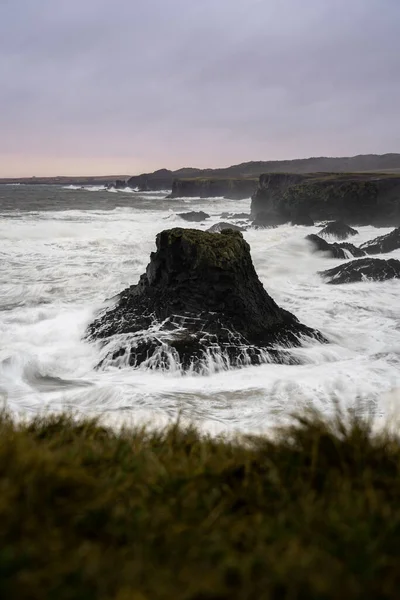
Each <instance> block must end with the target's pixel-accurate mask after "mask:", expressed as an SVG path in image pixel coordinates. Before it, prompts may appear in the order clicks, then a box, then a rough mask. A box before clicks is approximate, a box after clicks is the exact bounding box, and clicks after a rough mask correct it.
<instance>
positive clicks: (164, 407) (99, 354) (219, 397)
mask: <svg viewBox="0 0 400 600" xmlns="http://www.w3.org/2000/svg"><path fill="white" fill-rule="evenodd" d="M23 188H25V189H23ZM9 189H11V188H9ZM20 190H21V191H20ZM12 193H13V194H14V196H13V204H12V206H11V205H10V206H8V205H7V209H2V208H1V207H0V213H1V219H0V237H1V239H2V248H1V258H2V269H1V271H0V298H1V303H0V397H1V399H2V401H3V403H5V404H6V405H7V407H8V408H9V410H11V411H12V412H13V413H14V414H15V415H22V414H31V415H33V414H37V412H40V411H43V410H54V411H58V410H64V409H68V410H73V411H75V412H77V413H80V414H88V415H93V414H98V415H100V414H101V415H103V416H104V417H105V418H106V419H108V420H109V422H110V423H111V422H126V421H127V420H129V419H133V420H134V421H136V422H137V421H138V420H144V421H146V422H149V421H152V422H153V423H165V422H168V421H169V420H171V419H175V418H176V417H177V415H178V414H179V415H181V417H182V418H184V419H187V420H193V421H195V422H196V423H197V424H199V425H201V426H202V427H203V428H205V429H207V430H209V431H212V432H222V431H225V432H226V431H243V432H256V431H265V430H266V429H268V428H269V427H270V426H271V425H272V424H274V423H276V422H277V421H279V420H282V419H285V418H287V417H288V415H290V414H291V413H292V412H293V411H298V410H301V409H302V408H304V407H309V406H315V407H317V408H318V409H320V410H322V411H325V412H328V413H329V412H330V411H333V410H334V400H335V399H338V398H340V402H341V403H342V404H343V405H344V406H345V407H351V408H356V409H357V410H358V411H360V412H364V413H365V414H373V415H375V418H377V419H378V420H379V422H381V421H382V419H385V418H386V416H387V415H388V414H389V413H390V415H391V418H394V417H393V414H396V412H397V407H398V405H399V402H398V390H399V388H400V377H399V374H400V326H399V322H400V307H399V302H398V298H399V292H400V281H398V280H392V281H387V282H382V283H379V282H363V283H357V284H348V285H343V286H327V285H326V284H325V283H324V282H323V280H322V278H321V277H320V276H319V275H318V271H322V270H324V269H327V268H329V267H332V266H335V265H336V264H339V263H340V262H342V261H340V260H335V259H332V258H328V257H326V256H324V255H322V254H318V253H312V252H311V251H310V247H309V244H308V243H307V241H306V240H305V239H304V237H305V236H306V235H307V234H309V233H318V231H319V227H314V228H305V227H300V226H298V227H291V226H287V225H285V226H282V227H278V228H275V229H260V230H254V229H249V230H248V231H246V232H244V236H245V238H246V239H247V241H248V242H249V244H250V247H251V252H252V257H253V262H254V264H255V267H256V270H257V273H258V274H259V277H260V279H261V281H262V282H263V284H264V286H265V288H266V290H267V291H268V293H269V294H270V295H271V296H272V297H273V298H274V299H275V300H276V302H277V303H278V304H279V305H280V306H282V307H283V308H286V309H288V310H290V311H291V312H293V313H294V314H295V315H296V316H297V317H298V318H299V319H300V321H301V322H303V323H305V324H307V325H309V326H311V327H315V328H316V329H319V330H321V331H322V332H323V333H324V335H325V336H326V337H327V338H328V339H329V340H330V344H328V345H325V346H321V345H320V344H315V343H307V342H305V343H304V344H303V345H302V346H301V347H300V348H296V349H292V350H291V352H292V353H293V355H294V356H296V358H297V359H298V362H299V364H297V365H276V364H273V363H269V362H268V361H266V362H265V364H262V365H260V366H256V367H255V366H245V365H244V366H243V368H241V369H232V368H230V366H229V364H227V363H226V361H225V360H224V357H223V356H222V355H221V356H218V355H215V356H212V357H208V359H207V357H205V361H204V369H203V372H202V373H201V374H199V373H195V372H193V373H190V372H189V373H187V374H185V375H183V374H182V372H181V369H180V368H179V364H177V363H174V361H173V360H172V359H171V361H170V364H169V365H168V366H169V368H167V369H162V370H154V369H153V368H151V367H152V365H147V368H146V366H145V367H144V368H139V369H132V368H131V367H129V366H127V365H126V364H119V365H115V364H109V365H105V366H104V367H103V368H102V369H98V368H97V365H98V364H99V362H101V359H102V358H103V356H104V354H103V350H102V348H101V347H100V346H99V345H97V344H89V343H87V342H86V341H84V339H83V338H84V333H85V330H86V326H87V324H88V323H89V322H90V321H91V320H92V319H93V316H94V314H95V313H96V311H98V310H99V308H100V307H102V306H104V301H105V300H107V299H110V298H112V297H113V296H114V295H115V294H117V293H118V292H120V291H121V290H122V289H124V288H125V287H127V286H128V285H131V284H133V283H136V282H137V281H138V279H139V277H140V275H141V274H142V273H143V272H144V271H145V268H146V265H147V263H148V261H149V255H150V252H152V251H153V250H154V241H155V236H156V234H157V233H158V232H159V231H161V230H163V229H166V228H169V227H174V226H180V227H196V228H200V229H203V230H205V229H208V228H209V227H210V226H211V225H213V224H215V223H217V222H219V221H226V220H229V219H226V218H221V214H222V213H224V212H225V213H227V212H229V213H241V212H249V208H250V201H249V200H241V201H231V200H224V199H215V198H212V199H192V198H191V199H174V200H173V199H168V200H166V199H165V196H166V195H167V193H164V192H149V193H137V192H132V193H120V191H117V192H116V193H111V194H109V193H108V192H106V191H105V190H104V188H102V189H101V190H93V189H91V190H90V191H89V190H81V189H69V190H62V189H61V188H57V189H56V190H55V191H54V193H53V192H52V197H51V200H46V196H45V195H44V193H43V188H40V187H35V186H32V187H30V188H29V190H27V189H26V186H21V187H20V188H18V190H13V192H12ZM15 194H21V198H20V200H19V202H18V201H16V198H15ZM40 194H42V195H40ZM18 197H19V196H18ZM188 205H190V210H194V211H195V210H203V211H205V212H206V213H208V214H209V215H210V218H208V219H207V220H205V221H204V222H202V223H200V224H197V223H194V224H192V223H188V222H186V221H184V220H183V219H182V218H181V217H179V216H178V215H177V213H179V212H187V210H188ZM32 207H34V208H33V209H32ZM16 217H18V218H16ZM389 231H390V230H389V229H384V230H381V229H379V230H376V229H375V228H373V227H362V228H360V229H359V235H357V236H355V237H354V238H352V240H351V242H352V243H354V244H355V245H359V244H360V243H362V242H365V241H367V240H369V239H372V238H374V237H376V236H377V235H381V234H384V233H387V232H389ZM390 256H391V257H394V258H400V252H399V251H396V252H393V253H391V255H390ZM172 358H173V357H172ZM154 360H155V361H156V360H157V357H154ZM153 366H154V365H153Z"/></svg>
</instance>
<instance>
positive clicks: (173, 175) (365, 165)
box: [0, 154, 400, 190]
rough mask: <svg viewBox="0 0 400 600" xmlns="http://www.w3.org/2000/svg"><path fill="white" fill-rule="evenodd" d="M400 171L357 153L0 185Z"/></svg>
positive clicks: (385, 160) (389, 160) (146, 184)
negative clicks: (132, 174)
mask: <svg viewBox="0 0 400 600" xmlns="http://www.w3.org/2000/svg"><path fill="white" fill-rule="evenodd" d="M368 171H373V172H383V171H388V172H399V173H400V154H360V155H358V156H352V157H339V158H329V157H313V158H299V159H294V160H269V161H250V162H245V163H241V164H239V165H233V166H231V167H226V168H222V169H211V168H210V169H196V168H193V167H187V168H183V169H178V170H177V171H170V170H168V169H159V170H157V171H154V172H153V173H143V174H141V175H135V176H133V177H129V176H118V177H115V176H102V177H37V178H36V177H29V178H13V179H0V183H26V184H59V185H69V184H76V185H95V184H111V183H113V182H115V181H116V179H119V180H121V181H122V182H126V183H127V184H128V185H129V186H130V187H133V188H135V187H138V188H139V189H141V190H146V189H149V190H157V189H158V190H162V189H172V183H173V181H174V180H175V179H187V178H191V179H192V178H210V177H211V178H214V179H219V178H221V179H227V178H235V179H240V178H254V177H259V176H260V175H262V174H264V173H316V172H325V173H326V172H328V173H351V172H368Z"/></svg>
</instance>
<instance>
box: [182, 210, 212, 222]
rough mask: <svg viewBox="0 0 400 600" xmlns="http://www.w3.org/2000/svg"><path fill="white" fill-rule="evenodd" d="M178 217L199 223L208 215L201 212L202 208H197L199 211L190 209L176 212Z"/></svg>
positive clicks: (207, 217) (208, 216)
mask: <svg viewBox="0 0 400 600" xmlns="http://www.w3.org/2000/svg"><path fill="white" fill-rule="evenodd" d="M178 217H181V219H184V220H185V221H190V222H192V223H200V222H201V221H205V220H206V219H209V218H210V215H208V214H207V213H205V212H203V211H202V210H199V211H195V210H192V211H190V212H187V213H178Z"/></svg>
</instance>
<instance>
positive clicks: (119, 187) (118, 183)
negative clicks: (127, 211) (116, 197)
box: [114, 179, 126, 190]
mask: <svg viewBox="0 0 400 600" xmlns="http://www.w3.org/2000/svg"><path fill="white" fill-rule="evenodd" d="M114 187H115V189H117V190H124V189H125V188H126V181H123V180H122V179H117V181H116V182H115V184H114Z"/></svg>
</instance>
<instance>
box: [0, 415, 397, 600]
mask: <svg viewBox="0 0 400 600" xmlns="http://www.w3.org/2000/svg"><path fill="white" fill-rule="evenodd" d="M350 421H351V422H350V424H348V425H345V422H344V420H343V419H341V418H340V417H338V418H337V419H336V420H335V421H334V422H332V423H331V424H328V423H326V422H324V421H323V420H322V419H320V418H319V417H318V416H316V415H310V416H305V417H302V418H299V419H298V420H297V421H296V423H295V425H293V426H290V427H286V428H285V429H284V430H282V431H281V432H280V433H279V434H278V435H277V437H276V438H274V439H273V440H272V439H265V438H251V439H250V438H249V439H247V440H245V441H243V440H242V442H241V443H235V442H232V441H228V440H226V439H212V438H210V437H207V436H201V435H200V434H199V433H198V432H197V431H196V430H195V429H193V428H180V426H179V425H175V426H172V427H170V428H169V429H166V430H164V431H162V432H156V433H155V432H150V431H148V432H146V431H145V430H143V429H131V430H126V431H122V432H115V431H112V430H108V429H106V428H104V427H101V426H100V425H99V424H97V423H96V422H95V421H78V422H77V421H74V420H73V419H72V418H70V417H68V416H61V417H46V418H38V419H36V420H35V421H33V422H31V423H25V424H19V425H18V424H16V423H14V422H13V421H12V420H11V419H10V418H8V417H7V416H5V415H3V416H2V417H1V419H0V430H1V431H0V440H1V442H0V597H1V598H4V599H7V600H8V599H14V598H15V599H18V600H24V599H29V600H36V599H37V600H39V599H40V600H43V599H46V600H47V599H51V600H53V599H54V600H92V599H96V600H97V599H101V600H103V599H104V600H106V599H107V600H128V599H134V600H145V599H152V600H158V599H168V600H170V599H174V600H180V599H182V600H184V599H185V600H186V599H187V600H189V599H191V600H225V599H226V600H228V599H229V600H235V599H246V600H247V599H249V600H252V599H254V600H262V599H269V598H274V599H275V598H276V599H279V600H284V599H287V600H297V599H299V600H300V599H301V600H303V599H304V600H310V599H314V598H315V599H336V598H338V599H340V600H343V599H344V598H360V599H363V600H365V599H366V598H374V599H381V598H390V599H392V598H393V599H394V598H396V599H397V598H398V597H399V589H400V570H399V568H398V566H399V561H400V442H399V440H398V439H397V438H395V437H394V436H393V435H389V434H388V433H386V434H380V435H375V434H373V433H372V432H371V430H370V428H369V426H368V424H365V423H363V422H361V421H359V420H357V419H356V418H352V419H351V420H350Z"/></svg>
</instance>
